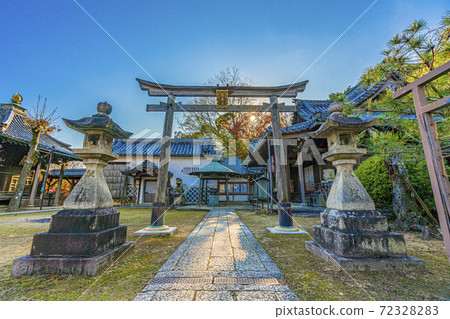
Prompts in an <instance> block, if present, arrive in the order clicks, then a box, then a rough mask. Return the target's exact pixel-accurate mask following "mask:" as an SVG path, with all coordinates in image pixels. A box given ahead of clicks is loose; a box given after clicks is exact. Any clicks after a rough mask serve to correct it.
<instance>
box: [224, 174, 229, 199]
mask: <svg viewBox="0 0 450 319" xmlns="http://www.w3.org/2000/svg"><path fill="white" fill-rule="evenodd" d="M225 178H226V179H225V190H226V193H227V206H228V203H229V202H230V192H229V189H228V188H229V187H228V175H226V177H225Z"/></svg>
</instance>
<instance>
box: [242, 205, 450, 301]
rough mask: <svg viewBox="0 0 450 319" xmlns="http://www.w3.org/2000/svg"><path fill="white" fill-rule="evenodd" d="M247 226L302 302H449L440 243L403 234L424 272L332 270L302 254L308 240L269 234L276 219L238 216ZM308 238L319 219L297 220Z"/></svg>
mask: <svg viewBox="0 0 450 319" xmlns="http://www.w3.org/2000/svg"><path fill="white" fill-rule="evenodd" d="M238 214H239V216H240V217H241V218H242V220H243V221H244V223H245V224H246V225H247V227H248V228H249V229H250V230H251V232H252V233H253V235H254V236H255V237H256V239H257V240H258V241H259V243H260V244H261V246H262V247H263V248H264V249H265V250H266V251H267V253H268V254H269V255H270V257H271V258H272V259H273V261H274V262H275V263H276V264H277V266H278V267H279V268H280V270H281V273H282V274H283V276H284V278H285V279H286V281H287V284H288V285H289V287H290V288H291V290H293V291H294V292H295V293H296V294H297V296H298V298H299V299H300V300H371V299H372V298H373V299H375V300H449V299H450V266H449V264H448V260H447V257H446V253H445V247H444V243H443V242H442V241H436V240H431V241H426V240H423V239H421V238H419V237H418V235H417V233H409V232H408V233H405V240H406V246H407V250H408V254H409V255H411V256H414V257H417V258H421V259H423V260H424V261H425V266H426V268H427V270H426V271H424V272H416V273H413V272H411V273H403V272H351V273H350V275H351V276H352V277H353V279H354V280H353V279H352V278H351V277H350V276H349V275H347V274H346V273H345V272H343V271H336V270H334V269H333V268H331V267H330V265H329V264H328V263H326V262H324V261H322V260H321V259H318V258H315V257H313V256H312V255H311V254H310V253H309V252H307V251H306V249H305V241H309V240H312V239H311V237H310V236H308V235H296V236H287V235H284V236H283V235H273V234H270V233H269V232H268V231H267V230H266V227H268V226H274V225H277V224H278V219H277V216H274V215H260V214H258V215H256V214H255V213H253V212H250V211H239V212H238ZM294 219H295V221H296V222H297V223H298V224H300V225H301V226H302V227H303V228H304V229H305V230H306V231H307V232H308V233H310V234H312V228H313V225H320V218H319V217H315V218H301V217H295V218H294Z"/></svg>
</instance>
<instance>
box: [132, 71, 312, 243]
mask: <svg viewBox="0 0 450 319" xmlns="http://www.w3.org/2000/svg"><path fill="white" fill-rule="evenodd" d="M136 80H137V81H138V83H139V86H140V88H141V89H142V90H143V91H147V93H148V95H149V96H155V97H156V96H167V102H166V103H163V102H161V103H160V104H157V105H147V112H166V116H165V119H164V128H163V138H162V143H161V155H160V162H159V173H158V179H157V186H156V194H155V201H154V203H153V208H152V218H151V226H150V227H147V228H146V229H145V234H146V235H158V233H164V232H167V231H168V230H169V229H170V228H169V227H168V226H166V225H164V209H165V207H166V191H167V181H168V168H169V160H170V139H171V136H172V127H173V115H174V112H270V113H271V119H272V131H273V141H274V150H275V152H274V155H275V167H276V178H277V190H278V191H277V195H278V203H279V204H278V216H279V225H278V226H277V227H276V229H277V230H278V231H280V232H283V233H286V232H288V233H295V232H299V231H298V229H297V228H296V227H295V226H294V225H293V220H292V215H291V203H290V202H289V198H288V185H287V179H286V163H287V161H286V160H287V159H286V158H284V157H285V155H284V152H283V150H282V145H283V144H282V136H281V124H280V112H295V111H297V106H296V105H285V104H284V103H278V98H281V97H284V98H295V97H296V96H297V94H298V93H301V92H303V91H304V90H305V88H306V84H307V83H308V81H303V82H298V83H293V84H291V85H282V86H180V85H167V84H159V83H155V82H150V81H145V80H141V79H136ZM177 96H178V97H216V98H217V105H192V104H190V105H183V104H181V103H179V102H177V103H176V102H175V99H176V97H177ZM229 97H248V98H269V99H270V103H263V104H261V105H228V98H229ZM139 233H140V234H143V232H142V231H140V232H139Z"/></svg>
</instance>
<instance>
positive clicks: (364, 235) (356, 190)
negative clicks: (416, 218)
mask: <svg viewBox="0 0 450 319" xmlns="http://www.w3.org/2000/svg"><path fill="white" fill-rule="evenodd" d="M342 109H343V107H342V104H340V103H333V104H331V105H330V107H329V109H328V111H329V113H330V114H331V115H330V117H329V118H327V120H326V121H325V123H324V124H322V126H321V127H320V128H319V129H318V130H317V131H315V132H313V133H311V134H310V136H311V137H312V138H326V139H327V143H328V152H326V153H324V154H322V156H323V157H324V159H326V160H327V161H330V162H332V164H333V166H335V167H336V177H335V179H334V182H333V185H332V187H331V189H330V193H329V195H328V199H327V208H326V209H325V210H324V211H323V212H322V213H321V215H320V219H321V224H322V225H321V226H314V242H313V241H309V242H306V249H307V250H308V251H310V252H311V253H313V254H314V255H316V256H318V257H321V258H323V259H325V260H327V261H330V262H333V263H334V261H335V262H337V263H338V264H339V265H340V266H341V267H342V268H344V269H346V270H387V269H411V268H412V269H415V268H422V267H423V261H422V260H420V259H417V258H413V257H410V256H408V255H407V253H406V245H405V239H404V237H403V235H402V234H398V233H392V232H389V228H388V222H387V218H386V216H383V215H382V214H381V213H379V212H378V211H376V210H375V204H374V202H373V201H372V199H371V198H370V196H369V194H368V193H367V191H366V190H365V188H364V186H363V185H362V184H361V182H360V181H359V179H358V178H357V177H356V175H355V173H354V172H353V166H354V165H355V164H356V163H357V161H356V160H357V159H358V158H360V157H361V156H363V155H365V154H366V153H367V151H366V150H365V149H362V148H358V147H357V145H356V134H358V133H360V132H362V131H363V130H365V129H367V128H369V127H371V126H373V124H374V122H375V120H368V121H364V120H362V119H360V118H357V117H349V116H346V115H343V114H342Z"/></svg>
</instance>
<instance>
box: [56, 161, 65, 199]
mask: <svg viewBox="0 0 450 319" xmlns="http://www.w3.org/2000/svg"><path fill="white" fill-rule="evenodd" d="M65 168H66V163H62V164H61V169H60V170H59V178H58V186H57V187H56V193H55V201H54V202H53V206H58V205H59V197H60V196H61V186H62V183H63V180H64V170H65Z"/></svg>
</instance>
